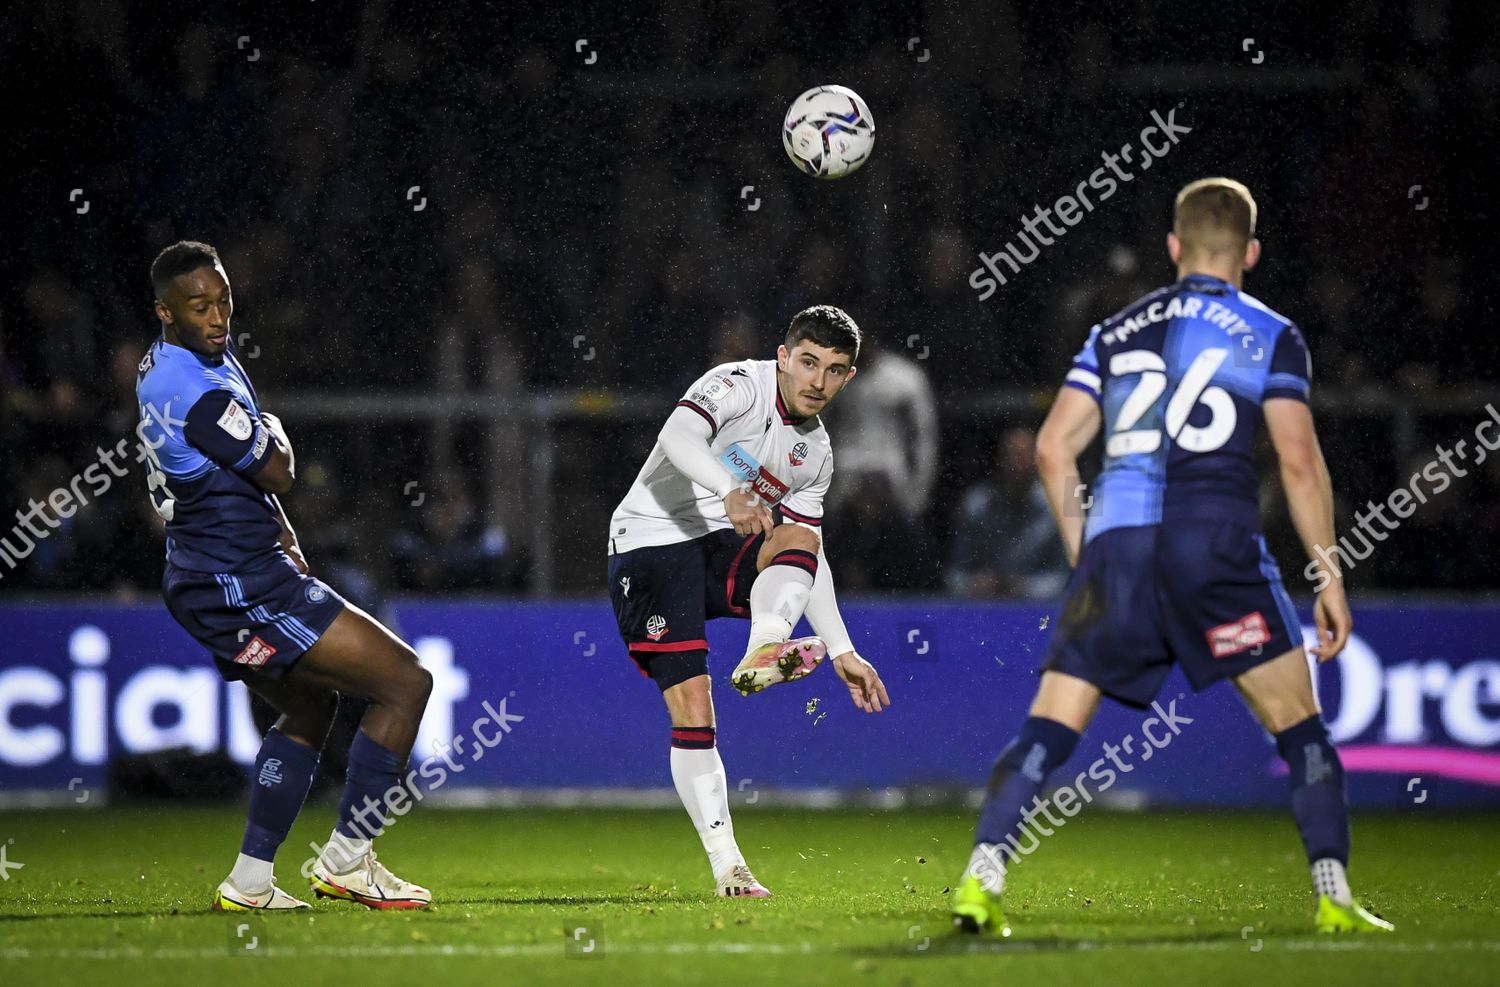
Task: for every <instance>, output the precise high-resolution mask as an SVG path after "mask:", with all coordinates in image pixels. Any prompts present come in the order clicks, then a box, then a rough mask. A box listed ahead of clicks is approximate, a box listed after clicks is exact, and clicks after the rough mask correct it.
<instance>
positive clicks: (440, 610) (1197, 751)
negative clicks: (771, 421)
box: [0, 600, 1500, 807]
mask: <svg viewBox="0 0 1500 987" xmlns="http://www.w3.org/2000/svg"><path fill="white" fill-rule="evenodd" d="M845 611H846V619H847V620H848V622H849V625H850V627H851V628H854V629H855V631H856V633H855V636H856V640H857V644H858V646H859V647H860V649H861V653H862V654H864V655H865V657H867V658H868V659H869V660H870V661H872V662H873V663H875V664H876V665H877V667H879V669H880V670H881V673H882V676H883V677H884V679H885V681H886V684H887V686H888V688H889V690H890V693H891V698H892V703H893V704H892V707H891V708H890V709H889V710H888V711H887V712H885V713H882V714H879V715H870V714H866V713H864V712H862V711H860V710H858V709H856V708H855V707H854V706H853V705H852V704H851V703H850V701H849V699H848V695H847V690H846V689H845V687H844V686H843V684H842V683H841V682H839V681H838V679H837V677H836V676H835V675H834V673H833V671H832V670H831V669H827V668H824V669H819V670H818V672H817V673H815V674H814V675H813V676H811V677H810V678H809V679H807V680H805V681H804V682H801V683H798V684H796V685H793V686H789V687H778V688H775V689H770V690H768V691H766V692H763V693H761V694H758V695H755V696H752V697H749V698H742V697H741V696H739V695H738V694H736V693H735V692H734V691H733V690H732V689H730V688H728V686H727V683H725V682H724V680H725V679H726V678H727V675H728V672H729V670H730V669H731V668H732V667H733V665H734V663H735V661H736V660H737V658H738V656H739V654H740V652H741V650H742V648H743V644H744V639H745V624H744V623H743V622H741V621H732V620H720V621H714V622H711V623H710V625H709V634H708V638H709V643H710V646H711V647H712V649H713V656H712V657H711V658H710V662H711V667H712V668H713V670H714V672H715V674H716V675H717V676H718V677H719V679H720V682H721V683H723V684H721V685H720V686H719V687H718V688H717V689H716V701H717V711H718V719H719V737H720V747H721V750H722V752H723V756H724V760H725V763H726V766H727V769H728V772H729V775H730V778H731V781H735V782H739V783H745V782H747V781H748V783H751V784H754V785H755V786H756V787H758V788H762V787H763V788H779V789H839V790H845V791H851V790H870V789H885V788H890V787H915V786H938V787H944V786H963V787H966V788H967V787H974V786H978V785H981V784H982V783H983V780H984V778H985V776H986V774H987V772H988V770H989V766H990V763H991V761H992V760H993V758H994V756H995V755H996V753H997V752H998V751H999V749H1000V748H1001V747H1002V746H1003V745H1004V744H1005V743H1006V742H1007V741H1008V740H1009V738H1010V737H1011V735H1012V734H1013V733H1014V731H1015V729H1016V728H1017V726H1018V725H1019V724H1020V722H1021V720H1022V718H1023V717H1024V716H1025V711H1026V707H1027V704H1028V703H1029V702H1030V700H1031V696H1032V693H1033V691H1034V689H1035V685H1036V681H1037V674H1038V673H1037V666H1038V663H1039V660H1040V657H1041V653H1042V651H1043V648H1044V645H1045V641H1046V635H1047V631H1046V629H1045V624H1046V623H1047V621H1048V620H1049V608H1048V607H1046V606H1044V605H1039V604H1038V605H1028V604H1017V603H994V604H970V603H954V602H938V601H931V602H929V601H920V600H919V601H911V600H905V601H900V602H891V603H882V602H877V601H870V600H866V601H850V602H847V603H846V604H845ZM389 616H390V618H391V620H392V623H393V624H394V625H395V627H396V628H397V629H398V630H399V631H400V633H401V634H402V635H403V636H404V637H405V638H406V640H407V641H409V642H411V643H412V645H413V646H414V647H415V648H416V649H417V650H418V652H419V653H420V654H421V656H422V659H423V661H424V663H425V664H426V665H427V666H428V668H429V669H431V670H432V672H433V675H434V680H435V686H434V690H433V696H432V699H431V702H430V703H429V706H428V712H427V716H426V719H425V720H424V721H423V725H422V731H421V735H420V737H419V739H418V742H417V748H416V751H415V752H414V755H413V764H414V766H415V765H422V764H424V762H425V764H426V766H427V767H429V768H432V769H433V770H432V771H429V772H426V773H424V774H423V776H422V777H424V778H426V779H427V782H428V787H431V783H432V782H433V780H434V779H435V776H436V774H437V773H441V774H442V776H443V779H442V782H443V784H445V785H448V786H457V787H464V786H481V787H487V788H493V787H504V788H515V789H558V788H656V789H660V788H664V787H667V786H669V785H670V778H669V776H668V772H667V747H668V743H667V739H668V737H667V735H668V721H667V718H666V713H665V710H664V708H663V705H662V703H661V701H660V700H659V699H658V698H657V697H656V692H657V690H656V688H655V686H654V685H653V684H652V683H651V682H650V681H648V680H646V679H644V678H642V677H641V675H640V674H639V673H638V672H637V671H636V669H635V666H634V664H633V663H632V662H631V661H630V660H629V659H628V658H627V657H626V655H625V651H624V648H623V646H622V645H621V643H620V641H619V639H618V637H617V636H616V634H615V631H614V623H613V617H612V614H611V612H610V609H609V606H608V605H607V604H606V603H605V602H603V601H597V602H595V601H569V602H549V603H533V602H517V601H494V602H485V601H472V600H470V601H462V602H442V601H403V602H397V603H395V604H394V605H393V607H392V610H391V613H390V614H389ZM1355 618H1356V629H1357V632H1358V633H1357V636H1356V638H1355V639H1354V640H1353V641H1352V642H1351V644H1350V647H1349V648H1348V649H1347V650H1346V651H1345V653H1344V654H1343V655H1341V656H1340V657H1339V658H1338V659H1337V660H1335V661H1334V662H1330V663H1328V664H1326V665H1323V666H1320V667H1319V669H1318V684H1319V691H1320V695H1321V698H1322V701H1323V704H1324V708H1325V711H1326V716H1327V719H1328V721H1329V724H1330V728H1331V731H1332V733H1333V736H1334V739H1335V741H1336V742H1337V743H1338V744H1339V747H1340V750H1341V751H1342V754H1343V758H1344V762H1345V766H1346V769H1347V773H1348V779H1349V791H1350V796H1351V799H1352V801H1353V802H1354V804H1355V805H1357V806H1366V807H1373V806H1387V807H1396V806H1403V805H1407V806H1409V805H1411V804H1413V803H1423V802H1425V803H1428V804H1430V805H1433V806H1454V807H1456V806H1474V805H1491V806H1500V656H1497V646H1496V644H1495V643H1494V642H1496V641H1500V606H1492V605H1483V606H1480V605H1471V606H1458V605H1444V604H1432V603H1386V604H1373V605H1365V606H1362V607H1360V608H1358V609H1357V610H1356V612H1355ZM814 700H816V703H815V704H814V702H813V701H814ZM258 744H259V736H258V735H257V733H256V731H255V728H254V725H253V723H252V722H251V718H250V715H249V706H248V699H247V696H246V694H245V691H244V689H243V688H242V687H241V686H238V685H226V684H225V683H223V682H222V681H220V679H219V678H218V675H217V674H216V673H215V671H214V670H213V667H212V665H211V663H210V662H209V661H208V660H207V658H206V656H205V654H204V652H203V651H202V650H201V648H199V647H198V645H197V644H196V643H195V642H194V641H193V640H192V639H191V638H189V637H188V636H187V634H185V633H184V632H183V631H182V630H180V629H179V628H178V627H177V626H176V624H174V623H173V622H172V620H171V619H170V617H168V615H167V613H166V611H165V610H164V608H162V607H161V606H158V605H154V604H140V605H75V604H68V605H61V604H57V605H49V604H30V603H5V604H0V792H6V793H10V792H17V791H22V790H32V791H34V790H45V791H66V790H68V789H69V787H70V786H74V787H76V786H80V785H82V786H86V787H90V788H93V789H95V790H97V789H98V788H99V787H100V786H101V785H102V784H103V782H104V778H105V774H106V772H107V768H108V763H109V761H110V759H111V758H114V757H118V756H121V755H124V754H129V753H140V752H145V751H150V750H156V749H161V748H166V747H178V746H184V745H185V746H188V747H191V748H193V749H195V750H198V751H205V752H206V751H213V750H218V749H223V750H226V751H228V752H229V754H230V755H231V756H233V757H234V758H235V759H236V760H238V761H240V762H242V763H245V764H249V763H250V762H251V761H252V760H253V758H254V755H255V750H256V748H257V746H258ZM439 764H441V765H443V766H444V767H443V768H442V769H441V770H440V771H439V770H438V769H437V766H438V765H439ZM1091 768H1092V769H1093V770H1092V771H1091V770H1090V769H1091ZM1064 773H1067V774H1069V775H1070V779H1069V780H1071V776H1072V775H1073V774H1077V773H1084V774H1086V775H1087V777H1086V779H1084V780H1083V786H1084V787H1086V788H1087V787H1092V788H1093V789H1094V790H1095V791H1096V792H1097V793H1099V794H1100V795H1101V796H1102V794H1103V792H1104V790H1105V789H1112V790H1113V791H1112V793H1111V794H1112V795H1113V796H1117V797H1122V798H1127V799H1130V800H1134V801H1145V802H1149V803H1151V804H1176V805H1192V806H1225V807H1229V806H1233V807H1249V806H1264V807H1279V806H1281V805H1283V804H1284V802H1285V792H1286V779H1285V772H1284V770H1283V769H1282V768H1281V765H1280V762H1279V760H1278V758H1277V757H1276V751H1275V747H1274V745H1273V744H1272V743H1271V741H1270V738H1269V737H1267V736H1266V734H1265V733H1264V732H1263V731H1262V730H1261V729H1260V727H1259V726H1258V725H1257V724H1256V723H1255V721H1254V720H1253V719H1252V718H1251V717H1250V715H1249V714H1248V713H1247V712H1246V711H1245V709H1244V707H1243V705H1242V704H1241V702H1240V700H1239V698H1238V696H1237V694H1236V693H1235V691H1234V689H1233V688H1232V687H1230V686H1228V685H1220V686H1217V687H1215V688H1213V689H1210V690H1207V691H1205V692H1202V693H1194V692H1193V691H1192V690H1191V688H1190V687H1188V685H1187V683H1186V681H1185V680H1184V679H1183V678H1182V677H1181V675H1180V674H1179V673H1176V672H1174V673H1173V675H1172V676H1171V677H1170V678H1169V679H1168V681H1167V684H1166V685H1165V686H1164V687H1163V689H1162V693H1161V697H1160V709H1159V710H1157V711H1154V712H1153V711H1147V712H1142V711H1139V710H1131V709H1126V708H1123V707H1120V706H1117V705H1114V704H1112V703H1108V702H1106V703H1105V704H1104V705H1103V708H1102V709H1101V711H1100V714H1099V716H1098V718H1097V719H1096V720H1095V722H1094V724H1093V725H1092V726H1091V727H1090V728H1089V730H1088V732H1087V733H1086V734H1085V736H1084V738H1083V740H1082V742H1081V743H1080V745H1079V749H1078V752H1077V753H1076V754H1075V755H1074V756H1073V759H1072V761H1070V762H1069V764H1068V765H1067V767H1066V768H1065V771H1064ZM1060 780H1061V779H1060Z"/></svg>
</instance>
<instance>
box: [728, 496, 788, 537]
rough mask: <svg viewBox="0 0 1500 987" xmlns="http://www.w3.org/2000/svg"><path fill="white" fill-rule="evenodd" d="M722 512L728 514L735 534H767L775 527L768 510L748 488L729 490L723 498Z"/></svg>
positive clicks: (747, 535)
mask: <svg viewBox="0 0 1500 987" xmlns="http://www.w3.org/2000/svg"><path fill="white" fill-rule="evenodd" d="M724 513H725V514H728V515H729V523H730V524H732V525H734V533H735V534H737V535H743V536H745V537H749V536H751V535H756V534H765V535H769V534H770V533H771V529H773V528H775V527H776V522H775V520H774V519H773V518H772V517H771V512H770V510H769V509H768V508H767V507H766V505H765V504H762V503H761V502H760V498H759V497H757V496H755V494H753V493H751V492H750V491H748V490H731V491H730V492H729V496H727V497H725V498H724Z"/></svg>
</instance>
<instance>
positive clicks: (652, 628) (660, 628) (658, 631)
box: [646, 613, 667, 641]
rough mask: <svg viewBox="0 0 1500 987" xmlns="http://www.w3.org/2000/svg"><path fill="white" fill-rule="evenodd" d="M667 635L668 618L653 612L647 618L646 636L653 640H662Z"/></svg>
mask: <svg viewBox="0 0 1500 987" xmlns="http://www.w3.org/2000/svg"><path fill="white" fill-rule="evenodd" d="M666 635H667V618H665V617H663V616H662V615H661V614H659V613H653V614H652V615H651V616H649V617H647V618H646V636H647V637H649V638H650V639H651V640H653V641H660V640H661V639H662V638H664V637H666Z"/></svg>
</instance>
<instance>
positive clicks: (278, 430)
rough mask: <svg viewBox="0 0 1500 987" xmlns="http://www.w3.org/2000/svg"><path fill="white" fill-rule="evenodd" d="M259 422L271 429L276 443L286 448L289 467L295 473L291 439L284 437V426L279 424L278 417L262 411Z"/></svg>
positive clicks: (295, 462)
mask: <svg viewBox="0 0 1500 987" xmlns="http://www.w3.org/2000/svg"><path fill="white" fill-rule="evenodd" d="M260 422H261V424H262V425H264V426H265V427H266V428H269V429H270V430H271V434H272V435H274V436H276V443H277V444H278V445H280V446H281V448H282V449H284V450H286V455H287V459H288V460H290V461H291V466H290V467H289V468H290V469H291V471H292V472H293V473H294V474H295V473H296V472H297V454H296V453H294V452H292V440H291V439H289V438H287V437H286V426H284V425H282V424H281V419H280V418H277V417H276V416H275V415H273V414H271V413H270V412H269V411H262V412H261V413H260Z"/></svg>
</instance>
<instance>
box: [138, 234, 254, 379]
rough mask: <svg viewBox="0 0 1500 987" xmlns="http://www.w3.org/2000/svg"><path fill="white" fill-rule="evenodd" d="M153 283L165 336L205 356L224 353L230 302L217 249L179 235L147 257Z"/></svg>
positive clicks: (226, 278)
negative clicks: (174, 240)
mask: <svg viewBox="0 0 1500 987" xmlns="http://www.w3.org/2000/svg"><path fill="white" fill-rule="evenodd" d="M151 287H152V289H153V290H154V291H155V292H156V317H157V318H158V319H160V320H161V329H162V335H164V336H165V337H166V338H167V342H169V343H176V344H177V345H178V346H182V347H186V348H187V349H190V350H192V351H193V352H194V353H202V354H203V355H204V356H222V355H223V354H224V350H225V349H227V348H228V346H229V319H230V316H231V315H232V314H233V312H234V302H233V300H232V299H231V298H230V295H229V275H228V274H226V273H224V264H223V263H222V262H221V261H220V260H219V252H218V251H217V250H215V249H214V248H213V247H210V246H209V245H208V244H206V243H199V242H198V241H197V240H179V241H177V242H176V243H174V244H172V245H171V246H170V247H168V248H167V249H165V250H163V251H162V252H161V253H159V254H157V255H156V260H154V261H152V262H151Z"/></svg>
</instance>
